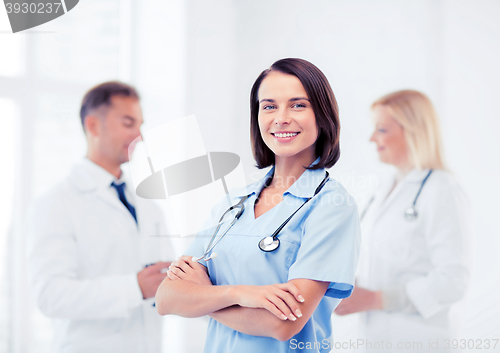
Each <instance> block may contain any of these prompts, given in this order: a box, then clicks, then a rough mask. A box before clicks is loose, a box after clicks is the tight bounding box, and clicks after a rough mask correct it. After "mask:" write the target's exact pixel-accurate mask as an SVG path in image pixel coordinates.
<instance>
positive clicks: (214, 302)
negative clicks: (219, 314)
mask: <svg viewBox="0 0 500 353" xmlns="http://www.w3.org/2000/svg"><path fill="white" fill-rule="evenodd" d="M232 289H233V286H209V285H203V284H196V283H194V282H191V281H171V280H170V279H169V278H168V277H167V278H166V279H165V280H164V281H163V282H162V283H161V285H160V287H159V288H158V291H157V292H156V297H155V300H156V310H157V311H158V313H159V314H160V315H169V314H175V315H179V316H183V317H200V316H204V315H207V314H210V313H212V312H214V311H217V310H220V309H223V308H226V307H228V306H231V305H235V304H236V301H235V300H234V298H233V297H234V295H232Z"/></svg>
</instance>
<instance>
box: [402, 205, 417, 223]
mask: <svg viewBox="0 0 500 353" xmlns="http://www.w3.org/2000/svg"><path fill="white" fill-rule="evenodd" d="M405 219H406V220H407V221H414V220H415V219H417V211H416V210H415V209H414V208H413V207H408V208H407V209H406V210H405Z"/></svg>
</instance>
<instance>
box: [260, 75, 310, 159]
mask: <svg viewBox="0 0 500 353" xmlns="http://www.w3.org/2000/svg"><path fill="white" fill-rule="evenodd" d="M258 97H259V129H260V133H261V135H262V139H263V140H264V142H265V144H266V145H267V147H269V149H270V150H271V151H273V152H274V154H275V156H276V163H278V160H279V159H283V158H285V159H290V158H292V159H293V160H297V161H300V162H301V163H304V164H306V163H308V164H310V163H312V162H314V160H315V159H316V156H315V147H316V139H317V137H318V128H317V126H316V118H315V116H314V111H313V108H312V106H311V103H310V102H309V97H308V96H307V94H306V91H305V89H304V87H303V86H302V83H301V82H300V80H299V79H298V78H297V77H295V76H293V75H288V74H284V73H281V72H277V71H272V72H271V73H269V74H268V75H267V76H266V78H265V79H264V80H263V81H262V83H261V85H260V88H259V94H258Z"/></svg>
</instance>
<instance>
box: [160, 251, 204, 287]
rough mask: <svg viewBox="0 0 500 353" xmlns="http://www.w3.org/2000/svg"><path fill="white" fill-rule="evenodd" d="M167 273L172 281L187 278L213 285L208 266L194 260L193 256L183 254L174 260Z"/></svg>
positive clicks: (187, 279)
mask: <svg viewBox="0 0 500 353" xmlns="http://www.w3.org/2000/svg"><path fill="white" fill-rule="evenodd" d="M167 275H168V278H169V279H170V280H172V281H175V280H185V281H191V282H194V283H197V284H204V285H208V286H211V285H212V282H211V281H210V278H209V277H208V271H207V268H206V267H205V266H203V265H202V264H200V263H198V262H196V261H193V258H192V257H191V256H181V257H179V260H177V261H174V262H172V265H170V267H169V269H168V271H167Z"/></svg>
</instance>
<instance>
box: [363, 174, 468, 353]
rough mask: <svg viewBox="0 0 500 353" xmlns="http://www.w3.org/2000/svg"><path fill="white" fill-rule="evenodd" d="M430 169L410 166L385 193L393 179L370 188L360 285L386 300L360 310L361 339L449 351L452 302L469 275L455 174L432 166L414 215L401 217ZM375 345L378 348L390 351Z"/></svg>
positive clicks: (464, 209) (463, 210) (464, 216)
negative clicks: (413, 217)
mask: <svg viewBox="0 0 500 353" xmlns="http://www.w3.org/2000/svg"><path fill="white" fill-rule="evenodd" d="M428 171H429V170H420V171H419V170H416V169H414V170H412V171H411V172H410V173H409V174H408V175H407V176H406V177H405V178H404V180H402V181H401V182H400V183H399V184H398V185H397V186H396V188H395V189H394V190H393V191H392V192H391V193H390V194H389V196H388V197H387V194H388V193H389V191H390V190H391V188H392V187H393V185H394V178H390V180H388V181H387V182H385V183H382V185H381V187H379V190H378V192H376V193H375V195H374V199H373V202H372V203H371V204H370V205H369V206H368V208H367V210H366V213H365V216H364V218H363V220H362V224H361V225H362V250H361V255H360V264H359V268H358V276H357V285H358V286H359V287H362V288H366V289H369V290H374V291H382V295H383V301H384V305H385V307H386V309H385V310H377V311H369V312H364V313H362V314H361V317H360V318H361V320H360V321H361V326H362V330H361V337H360V338H364V339H366V340H367V341H371V342H372V343H374V342H379V343H380V342H381V341H385V342H392V345H393V347H396V344H397V343H398V342H402V343H405V344H406V343H407V342H410V343H411V344H413V342H417V344H418V342H420V343H422V344H423V346H422V348H423V351H425V350H431V351H433V352H438V351H446V350H445V349H444V348H445V343H446V342H445V339H446V338H448V337H449V334H450V330H449V329H450V322H449V309H450V306H451V304H453V303H455V302H457V301H459V300H460V299H461V298H462V297H463V296H464V295H465V291H466V288H467V284H468V280H469V259H468V240H469V239H468V238H469V218H470V217H469V207H468V202H467V200H466V197H465V195H464V193H463V191H462V189H461V188H460V186H459V185H458V184H457V182H456V180H455V178H454V177H453V175H452V174H450V173H448V172H445V171H443V170H434V171H433V173H432V174H431V175H430V177H429V179H428V180H427V182H426V184H425V185H424V187H423V189H422V192H421V194H420V196H419V198H418V201H417V204H416V207H415V208H416V210H417V212H418V218H417V219H416V220H414V221H408V220H406V219H405V217H404V211H405V209H407V208H408V207H410V206H411V205H412V203H413V200H414V199H415V196H416V194H417V192H418V189H419V188H420V186H421V183H422V180H423V179H424V178H425V176H426V175H427V173H428ZM386 197H387V198H386ZM429 340H431V342H435V341H436V340H439V347H438V349H436V347H435V346H432V349H429V348H428V345H429ZM372 347H373V351H376V352H383V351H394V348H392V349H381V347H382V346H379V348H378V349H377V347H375V346H372ZM416 347H418V346H415V347H412V348H413V349H415V350H418V349H416ZM365 348H366V346H365ZM403 348H404V349H403V350H406V351H411V350H412V348H409V346H405V347H403ZM426 348H427V349H426ZM420 350H422V349H420Z"/></svg>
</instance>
